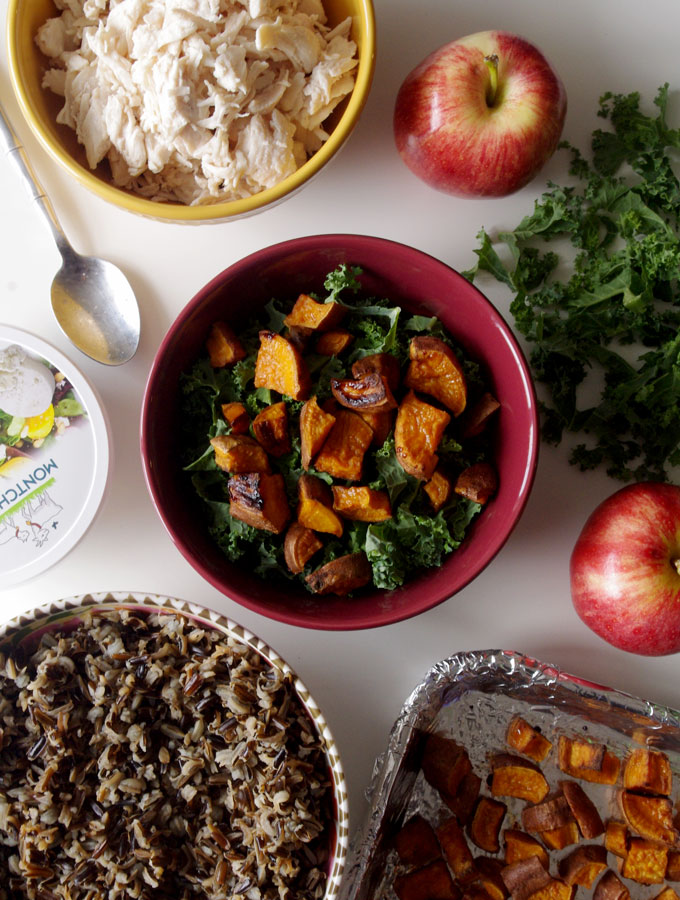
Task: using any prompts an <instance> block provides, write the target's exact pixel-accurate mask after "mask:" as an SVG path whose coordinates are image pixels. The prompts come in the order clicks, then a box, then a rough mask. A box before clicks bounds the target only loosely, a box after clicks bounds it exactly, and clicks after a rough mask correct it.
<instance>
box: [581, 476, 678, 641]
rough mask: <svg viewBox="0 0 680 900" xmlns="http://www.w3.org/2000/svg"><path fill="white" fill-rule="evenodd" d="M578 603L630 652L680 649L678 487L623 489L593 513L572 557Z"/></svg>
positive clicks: (594, 624)
mask: <svg viewBox="0 0 680 900" xmlns="http://www.w3.org/2000/svg"><path fill="white" fill-rule="evenodd" d="M570 569H571V596H572V600H573V603H574V608H575V609H576V612H577V613H578V614H579V616H580V617H581V618H582V619H583V621H584V622H585V623H586V625H588V626H589V627H590V628H592V630H593V631H594V632H595V633H596V634H599V635H600V637H602V638H604V640H605V641H608V642H609V643H610V644H613V645H614V646H615V647H619V648H620V649H621V650H628V651H630V652H631V653H640V654H643V655H645V656H662V655H665V654H667V653H676V652H677V651H678V650H680V487H677V486H676V485H672V484H662V483H655V482H640V483H639V484H633V485H629V486H627V487H624V488H621V490H619V491H617V492H616V493H615V494H612V496H611V497H608V498H607V499H606V500H605V501H604V502H602V503H601V504H600V505H599V506H598V507H597V508H596V509H595V511H594V512H593V513H592V515H591V516H590V517H589V519H588V521H587V522H586V524H585V525H584V526H583V530H582V531H581V534H580V535H579V538H578V540H577V541H576V545H575V546H574V549H573V552H572V555H571V564H570Z"/></svg>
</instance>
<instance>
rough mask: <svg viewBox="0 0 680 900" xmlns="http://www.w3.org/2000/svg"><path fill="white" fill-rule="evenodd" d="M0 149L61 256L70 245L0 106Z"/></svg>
mask: <svg viewBox="0 0 680 900" xmlns="http://www.w3.org/2000/svg"><path fill="white" fill-rule="evenodd" d="M0 147H2V149H3V150H4V151H5V154H6V156H7V157H8V159H11V160H12V162H13V163H14V165H15V166H16V168H17V170H18V172H19V174H20V175H21V178H22V181H23V182H24V185H25V186H26V188H27V189H28V193H29V196H30V197H31V199H32V200H33V201H35V203H36V205H37V207H38V209H39V210H40V212H41V213H42V214H43V218H44V219H45V221H46V222H47V225H48V227H49V229H50V231H51V232H52V236H53V237H54V240H55V241H56V243H57V247H58V248H59V251H60V252H61V253H62V254H63V252H64V249H66V250H68V249H70V244H69V242H68V240H67V239H66V235H65V234H64V232H63V230H62V227H61V225H60V224H59V220H58V219H57V214H56V213H55V211H54V207H53V206H52V203H51V201H50V199H49V197H48V196H47V195H46V194H45V192H44V191H43V189H42V187H41V185H40V182H39V181H38V179H37V176H36V175H35V172H34V171H33V167H32V166H31V163H30V161H29V159H28V156H27V155H26V151H25V150H24V148H23V145H22V144H21V143H19V140H18V138H17V136H16V135H15V133H14V130H13V129H12V126H11V125H10V123H9V119H8V118H7V114H6V113H5V110H4V109H3V108H2V105H1V104H0Z"/></svg>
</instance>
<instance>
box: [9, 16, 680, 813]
mask: <svg viewBox="0 0 680 900" xmlns="http://www.w3.org/2000/svg"><path fill="white" fill-rule="evenodd" d="M25 2H29V0H25ZM0 9H1V10H2V13H3V19H4V14H5V11H6V0H0ZM375 12H376V19H377V34H378V54H377V67H376V72H375V78H374V82H373V88H372V92H371V95H370V98H369V101H368V104H367V106H366V108H365V110H364V113H363V116H362V118H361V121H360V122H359V125H358V126H357V128H356V130H355V131H354V133H353V135H352V136H351V138H350V140H349V142H348V143H347V145H346V146H345V147H344V149H343V150H342V151H341V153H340V154H339V156H338V157H337V158H336V159H335V160H334V161H333V162H332V163H331V164H330V165H329V167H328V168H327V169H326V170H324V171H322V172H321V174H320V175H319V176H317V178H316V179H315V180H314V181H313V182H312V183H310V184H309V185H308V186H306V187H305V188H303V190H302V191H300V192H299V193H298V194H297V195H296V196H294V197H293V198H291V199H289V200H287V201H285V202H284V203H283V204H281V205H279V206H278V207H276V208H274V209H272V210H270V211H267V212H264V213H261V214H259V215H257V216H255V217H253V218H249V219H246V220H243V221H240V222H234V223H224V224H219V225H203V226H198V227H196V226H180V225H171V224H163V223H157V222H153V221H149V220H146V219H141V218H137V217H134V216H131V215H130V214H128V213H125V212H122V211H119V210H117V209H115V208H113V207H111V206H109V205H107V204H106V203H104V202H103V201H101V200H99V199H97V198H96V197H94V196H92V195H90V194H89V192H87V191H86V190H85V189H84V188H81V187H80V186H79V185H77V184H75V183H74V182H73V181H71V180H70V179H69V178H67V177H66V176H65V175H64V173H62V172H61V171H60V170H59V169H58V168H57V166H56V165H55V164H54V163H53V162H52V160H51V159H50V158H48V157H47V156H46V154H45V153H44V152H43V150H42V148H41V147H40V146H39V145H38V144H37V142H36V140H35V139H34V138H33V136H32V134H31V133H30V131H29V129H28V128H27V127H26V125H25V123H24V122H23V120H22V119H21V118H20V113H19V110H18V106H17V104H16V102H15V100H14V97H13V95H12V91H11V86H10V82H9V77H8V71H7V54H6V50H5V47H4V42H3V46H2V50H1V55H0V97H1V98H2V103H3V105H4V107H5V109H6V111H7V112H8V114H9V115H10V116H11V118H12V119H13V120H14V124H15V128H16V131H17V132H18V134H19V136H20V138H21V140H22V141H23V143H24V145H25V147H26V149H27V150H28V152H29V154H30V156H31V158H32V160H33V162H34V166H35V169H36V170H37V172H38V174H39V176H40V178H41V180H42V181H43V185H44V187H45V189H46V191H47V193H48V194H49V195H50V196H51V198H52V200H53V203H54V206H55V208H56V210H57V212H58V215H59V217H60V219H61V222H62V224H63V226H64V229H65V231H66V232H67V234H68V235H69V236H70V238H71V240H72V243H73V244H74V246H75V248H76V249H77V250H79V251H80V252H83V253H88V254H97V255H101V256H104V257H107V258H109V259H111V260H112V261H113V262H115V263H116V264H118V265H119V266H120V267H121V268H122V269H123V270H124V271H125V273H126V274H127V275H128V277H129V279H130V281H131V283H132V285H133V287H134V289H135V292H136V294H137V297H138V299H139V303H140V306H141V315H142V326H143V334H142V340H141V344H140V348H139V351H138V353H137V355H136V357H135V358H134V360H133V361H131V362H130V363H127V364H126V365H124V366H122V367H120V368H110V369H109V368H107V367H104V366H100V365H98V364H96V363H93V362H91V361H89V360H87V359H86V358H84V357H83V356H82V355H81V354H80V353H79V352H78V351H77V350H75V349H73V348H72V347H71V345H70V344H69V343H68V341H67V340H66V339H65V338H64V337H63V336H62V334H61V332H60V331H59V329H58V327H57V325H56V323H55V321H54V319H53V317H52V313H51V309H50V306H49V289H50V284H51V280H52V277H53V275H54V273H55V272H56V270H57V269H58V267H59V264H60V259H59V255H58V253H57V251H56V249H55V247H54V246H53V244H52V243H51V237H50V235H49V233H48V231H47V229H46V228H45V227H44V226H43V224H42V222H41V220H40V218H39V216H38V214H37V212H36V211H35V210H33V209H32V208H31V205H30V203H29V201H28V199H27V195H26V194H25V192H24V190H23V188H22V187H21V186H20V185H19V183H18V181H17V179H16V176H15V173H14V168H13V166H11V165H10V163H9V162H7V161H6V160H4V159H2V160H0V197H1V198H2V199H1V200H0V237H1V238H2V240H1V241H0V321H2V322H4V323H7V324H11V325H15V326H17V327H20V328H24V329H27V330H29V331H32V332H34V333H36V334H38V335H40V336H41V337H42V338H44V339H45V340H47V341H48V342H50V343H52V344H54V345H56V346H57V347H58V348H59V349H61V350H62V352H64V353H66V354H67V355H68V356H69V357H70V358H71V359H72V360H73V361H74V362H75V363H76V365H77V366H78V367H79V368H81V369H82V371H83V372H84V373H85V374H86V375H87V376H88V378H89V379H90V380H91V381H92V382H93V384H94V385H95V387H96V389H97V390H98V392H99V394H100V395H101V397H102V399H103V402H104V405H105V407H106V410H107V412H108V416H109V418H110V421H111V428H112V431H113V438H114V454H115V459H114V464H113V467H112V471H111V479H110V485H111V487H110V490H109V493H108V496H107V499H106V501H105V504H104V506H103V508H102V510H101V513H100V515H99V517H98V519H97V520H96V522H95V523H94V525H93V527H92V528H91V529H90V530H89V532H88V533H87V535H86V536H85V537H84V538H83V540H82V541H81V542H80V544H79V545H78V546H77V547H76V548H75V549H74V550H73V552H72V553H71V554H70V555H69V556H68V557H67V558H66V559H65V560H63V561H62V562H60V563H59V564H57V565H56V566H54V567H53V568H52V569H50V570H49V571H48V572H46V573H45V574H44V575H42V576H41V577H39V578H37V579H35V580H34V581H32V582H31V583H28V584H25V585H21V586H19V587H16V588H12V589H11V590H4V591H2V590H0V619H2V620H5V619H8V618H10V617H12V616H14V615H15V614H17V613H19V612H21V611H23V610H27V609H29V608H32V607H33V606H35V605H36V604H40V603H43V602H46V601H49V600H53V599H57V598H60V597H67V596H71V595H73V594H79V593H83V592H88V591H100V590H101V591H106V590H133V591H147V592H154V593H161V594H170V595H172V596H176V597H180V598H182V599H185V600H190V601H194V602H196V603H198V604H202V605H205V606H210V607H213V608H215V609H218V610H219V611H221V612H223V613H226V614H228V615H229V616H230V617H231V618H233V619H235V620H236V621H239V622H241V623H242V624H243V625H245V626H247V627H248V628H250V629H251V630H252V631H254V632H255V633H256V634H259V635H260V636H261V637H262V638H263V639H264V640H265V641H267V642H268V643H269V644H271V645H272V646H273V647H274V648H275V649H276V650H277V651H278V652H279V653H280V654H281V655H282V656H283V657H284V659H286V660H287V661H288V662H289V663H290V664H291V665H292V666H293V668H294V669H295V670H296V671H297V672H298V674H299V676H300V677H301V678H302V680H303V681H304V682H305V683H306V684H307V686H308V687H309V689H310V690H311V693H312V695H313V696H314V697H315V699H316V700H317V701H318V703H319V704H320V706H321V708H322V709H323V710H324V712H325V714H326V717H327V719H328V722H329V725H330V727H331V730H332V731H333V732H334V734H335V737H336V739H337V742H338V744H339V748H340V752H341V755H342V758H343V761H344V765H345V770H346V775H347V779H348V784H349V789H350V804H351V815H352V818H353V824H354V826H356V825H357V824H358V822H359V819H360V817H361V816H362V814H363V811H364V808H365V807H364V789H365V787H366V786H367V784H368V782H369V780H370V776H371V771H372V767H373V761H374V759H375V757H376V755H377V754H379V753H380V752H381V751H382V749H383V748H384V746H385V744H386V740H387V735H388V732H389V729H390V727H391V725H392V723H393V721H394V719H395V717H396V716H397V714H398V712H399V709H400V707H401V704H402V702H403V700H404V699H405V698H406V697H407V695H408V694H409V693H410V692H411V690H412V689H413V687H414V686H415V685H416V684H417V683H418V682H419V681H420V680H421V679H422V677H423V675H424V674H425V672H426V671H427V670H428V668H429V667H430V666H431V665H432V664H433V663H435V662H437V661H438V660H440V659H442V658H444V657H446V656H449V655H450V654H453V653H455V652H458V651H462V650H480V649H485V648H503V649H508V650H516V651H519V652H523V653H527V654H529V655H532V656H534V657H535V658H537V659H539V660H542V661H544V662H549V663H553V664H555V665H557V666H559V667H561V668H562V669H564V670H566V671H568V672H571V673H573V674H577V675H580V676H582V677H584V678H587V679H590V680H593V681H596V682H599V683H603V684H608V685H611V686H612V687H616V688H619V689H620V690H624V691H627V692H629V693H631V694H634V695H637V696H641V697H646V698H648V699H650V700H653V701H655V702H657V703H661V704H665V705H669V706H678V707H680V688H679V687H678V674H679V673H680V664H679V662H680V661H679V660H678V658H677V657H665V658H657V659H655V658H643V657H637V656H633V655H630V654H627V653H624V652H622V651H619V650H616V649H614V648H611V647H609V646H608V645H606V644H605V643H604V642H603V641H601V640H600V639H599V638H597V637H596V636H595V635H593V634H592V633H591V632H590V631H589V630H588V629H587V628H586V627H585V625H583V624H582V623H581V621H580V620H579V619H578V618H577V616H576V614H575V613H574V611H573V609H572V605H571V601H570V594H569V582H568V563H569V555H570V552H571V548H572V546H573V544H574V541H575V540H576V537H577V535H578V533H579V531H580V529H581V526H582V525H583V523H584V521H585V519H586V518H587V516H588V515H589V513H590V512H591V510H592V509H593V508H594V506H595V505H596V503H597V502H598V501H600V500H602V499H604V497H606V496H607V495H608V494H610V493H612V492H613V491H614V490H616V489H617V488H618V487H619V484H618V483H616V482H613V481H611V480H608V479H607V478H606V476H604V475H603V474H593V473H589V474H583V473H580V472H578V471H577V470H575V469H573V468H572V467H571V466H569V465H568V463H567V451H566V448H558V449H554V448H550V447H547V446H545V445H544V446H543V447H542V448H541V455H540V460H539V467H538V473H537V477H536V482H535V486H534V490H533V493H532V496H531V499H530V501H529V504H528V506H527V508H526V510H525V513H524V515H523V517H522V519H521V521H520V523H519V525H518V526H517V528H516V530H515V531H514V532H513V534H512V535H511V537H510V540H509V541H508V543H507V544H506V546H505V547H504V549H503V550H502V551H501V553H500V554H499V555H498V556H497V557H496V559H495V560H494V561H493V562H492V563H491V565H490V566H489V567H488V568H487V570H486V571H485V572H483V573H482V574H481V575H480V576H479V577H478V578H477V579H476V580H475V581H474V582H473V583H472V584H471V585H469V586H468V587H467V588H465V590H463V591H462V592H461V593H460V594H458V595H457V596H455V597H453V598H451V599H450V600H448V601H447V602H445V603H443V604H442V605H440V606H438V607H437V608H435V609H433V610H431V611H430V612H428V613H425V614H424V615H421V616H419V617H418V618H416V619H412V620H410V621H406V622H403V623H400V624H397V625H393V626H389V627H384V628H381V629H377V630H371V631H364V632H355V633H350V632H341V633H327V632H318V631H317V632H315V631H308V630H304V629H298V628H293V627H290V626H287V625H284V624H280V623H277V622H274V621H270V620H269V619H266V618H263V617H260V616H258V615H257V614H255V613H252V612H250V611H249V610H246V609H244V608H242V607H240V606H239V605H237V604H235V603H234V602H232V601H231V600H229V599H228V598H227V597H225V596H222V595H221V594H220V593H219V592H217V591H216V590H214V589H213V588H211V587H210V586H209V585H208V584H206V583H205V582H204V581H203V580H202V579H201V577H200V576H199V575H198V574H197V573H195V572H194V570H193V569H192V568H191V567H190V566H189V564H188V563H187V562H185V560H184V559H183V557H181V556H180V554H179V552H178V551H177V550H176V549H175V548H174V546H173V544H172V543H171V541H170V539H169V538H168V536H167V535H166V533H165V531H164V529H163V527H162V525H161V522H160V520H159V519H158V517H157V515H156V513H155V511H154V508H153V506H152V503H151V500H150V498H149V496H148V494H147V491H146V487H145V483H144V479H143V475H142V466H141V461H140V453H139V438H138V433H139V416H140V408H141V401H142V393H143V390H144V384H145V381H146V377H147V372H148V370H149V367H150V365H151V362H152V360H153V357H154V353H155V351H156V348H157V347H158V345H159V343H160V341H161V339H162V337H163V335H164V334H165V331H166V329H167V328H168V327H169V325H170V323H171V322H172V320H173V318H174V317H175V316H176V314H177V313H178V312H179V311H180V310H181V309H182V307H183V306H184V304H185V303H186V302H187V301H188V300H189V299H190V298H191V297H192V296H193V295H194V293H195V292H196V291H197V290H198V289H199V288H200V287H201V286H202V285H203V284H205V283H206V282H207V281H208V280H209V279H211V278H212V277H213V276H214V275H215V274H217V273H218V272H219V271H221V270H222V269H224V268H226V267H227V266H228V265H230V264H231V263H233V262H234V261H236V260H237V259H239V258H241V257H242V256H245V255H246V254H248V253H251V252H252V251H254V250H257V249H259V248H261V247H264V246H267V245H269V244H272V243H276V242H278V241H281V240H285V239H288V238H293V237H298V236H301V235H305V234H314V233H324V232H355V233H364V234H371V235H376V236H380V237H385V238H390V239H393V240H397V241H401V242H403V243H406V244H410V245H412V246H414V247H417V248H419V249H421V250H424V251H427V252H428V253H431V254H433V255H434V256H436V257H438V258H439V259H441V260H443V261H444V262H446V263H447V264H449V265H451V266H453V267H454V268H457V269H465V268H468V267H470V266H471V265H472V263H473V262H474V256H473V249H474V247H475V246H476V240H475V235H476V232H477V231H478V230H479V228H480V227H481V226H485V227H487V229H495V228H512V227H514V226H515V225H516V224H517V223H518V222H519V219H520V218H521V217H522V216H523V215H524V214H526V213H528V212H530V211H531V210H532V208H533V203H534V200H535V199H536V198H537V197H538V196H539V195H540V193H541V192H542V190H543V189H544V188H545V183H546V179H549V178H550V179H554V180H557V181H560V180H564V179H565V178H566V170H567V164H568V156H567V154H566V153H559V154H557V155H556V156H555V157H553V159H552V160H551V161H550V163H549V164H548V166H547V167H546V168H545V169H544V170H543V172H542V173H541V174H540V175H539V177H538V178H537V179H536V180H535V181H534V182H533V183H532V184H530V185H529V186H528V187H526V188H525V189H524V190H522V191H520V192H519V193H517V194H515V195H514V196H511V197H508V198H504V199H499V200H459V199H455V198H452V197H449V196H446V195H444V194H440V193H438V192H436V191H434V190H433V189H431V188H429V187H427V186H426V185H424V184H422V183H421V182H419V181H418V180H417V179H416V178H415V176H413V175H412V174H411V173H410V172H409V171H408V169H407V168H406V167H405V166H404V164H403V163H402V162H401V160H400V158H399V156H398V154H397V152H396V150H395V147H394V143H393V138H392V108H393V103H394V98H395V96H396V92H397V89H398V87H399V85H400V83H401V81H402V79H403V78H404V77H405V76H406V74H407V73H408V72H409V71H410V69H411V68H413V67H414V66H415V65H416V64H417V63H418V62H419V61H420V60H421V59H422V58H423V57H424V56H425V55H426V54H427V53H429V52H430V51H431V50H434V49H435V48H436V47H438V46H439V45H440V44H442V43H444V42H446V41H447V40H452V39H454V38H456V37H459V36H462V35H465V34H469V33H472V32H475V31H480V30H484V29H488V28H499V29H505V30H508V31H514V32H517V33H519V34H522V35H524V36H525V37H527V38H528V39H529V40H531V41H533V42H534V43H536V44H537V45H538V46H539V47H540V48H541V49H542V50H543V52H544V53H545V54H546V56H547V57H548V58H549V59H550V60H551V61H552V62H553V65H554V66H555V68H556V69H557V70H558V72H559V73H560V75H561V77H562V79H563V81H564V83H565V86H566V89H567V94H568V98H569V111H568V114H567V120H566V125H565V131H564V136H565V137H566V138H568V139H569V140H570V141H571V142H572V143H575V144H576V145H578V146H580V147H581V148H582V149H584V150H586V149H587V143H588V138H589V135H590V133H591V131H592V130H593V128H595V127H597V126H598V125H600V124H601V120H599V119H597V117H596V115H595V112H596V108H597V100H598V97H599V96H600V95H601V94H602V93H603V92H604V91H607V90H611V91H615V92H628V91H631V90H638V91H640V92H641V94H642V96H643V98H645V101H646V103H648V104H650V105H651V100H652V98H653V96H654V95H655V93H656V89H657V87H658V86H659V85H660V84H662V83H663V82H665V81H669V82H670V83H671V87H672V88H674V89H676V92H675V93H674V94H673V98H672V104H671V116H670V119H671V121H672V122H673V123H675V124H680V97H679V96H678V93H677V90H680V71H679V69H680V65H679V63H678V51H677V35H678V31H679V26H680V9H679V8H678V6H677V3H676V0H645V2H642V3H640V2H635V3H633V2H631V0H569V2H568V3H565V2H557V0H512V2H508V0H476V2H474V3H463V2H453V0H419V2H413V0H375ZM478 285H479V286H480V287H481V289H482V290H484V291H485V292H486V293H487V295H488V296H489V297H490V299H491V300H492V301H493V302H494V303H495V304H496V306H497V307H498V308H499V310H500V311H501V312H502V313H503V314H504V315H505V316H506V318H507V317H508V304H509V301H510V296H509V294H508V292H507V290H506V289H505V288H503V287H502V286H500V285H497V284H496V283H492V282H491V281H490V280H489V281H479V282H478Z"/></svg>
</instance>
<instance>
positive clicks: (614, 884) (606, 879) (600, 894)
mask: <svg viewBox="0 0 680 900" xmlns="http://www.w3.org/2000/svg"><path fill="white" fill-rule="evenodd" d="M593 900H630V892H629V890H628V888H627V887H626V886H625V884H624V883H623V882H622V881H621V879H620V878H619V876H618V875H617V874H616V872H612V870H611V869H607V871H606V872H605V873H604V875H603V876H602V877H601V878H600V880H599V881H598V882H597V885H596V886H595V890H594V891H593Z"/></svg>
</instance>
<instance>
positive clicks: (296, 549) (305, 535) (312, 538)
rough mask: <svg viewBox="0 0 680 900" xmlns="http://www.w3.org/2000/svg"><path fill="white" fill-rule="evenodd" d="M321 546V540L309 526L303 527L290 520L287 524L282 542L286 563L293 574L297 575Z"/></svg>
mask: <svg viewBox="0 0 680 900" xmlns="http://www.w3.org/2000/svg"><path fill="white" fill-rule="evenodd" d="M322 547H323V542H322V541H321V539H320V538H319V537H318V536H317V535H316V534H315V533H314V532H313V531H312V529H311V528H305V526H304V525H301V524H300V523H299V522H292V523H291V524H290V525H289V526H288V530H287V531H286V538H285V540H284V542H283V555H284V558H285V560H286V565H287V566H288V568H289V569H290V571H291V572H293V574H294V575H297V574H298V573H299V572H302V570H303V569H304V567H305V566H306V565H307V563H308V562H309V560H310V559H311V558H312V557H313V556H314V554H315V553H316V552H317V551H319V550H321V548H322Z"/></svg>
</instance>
